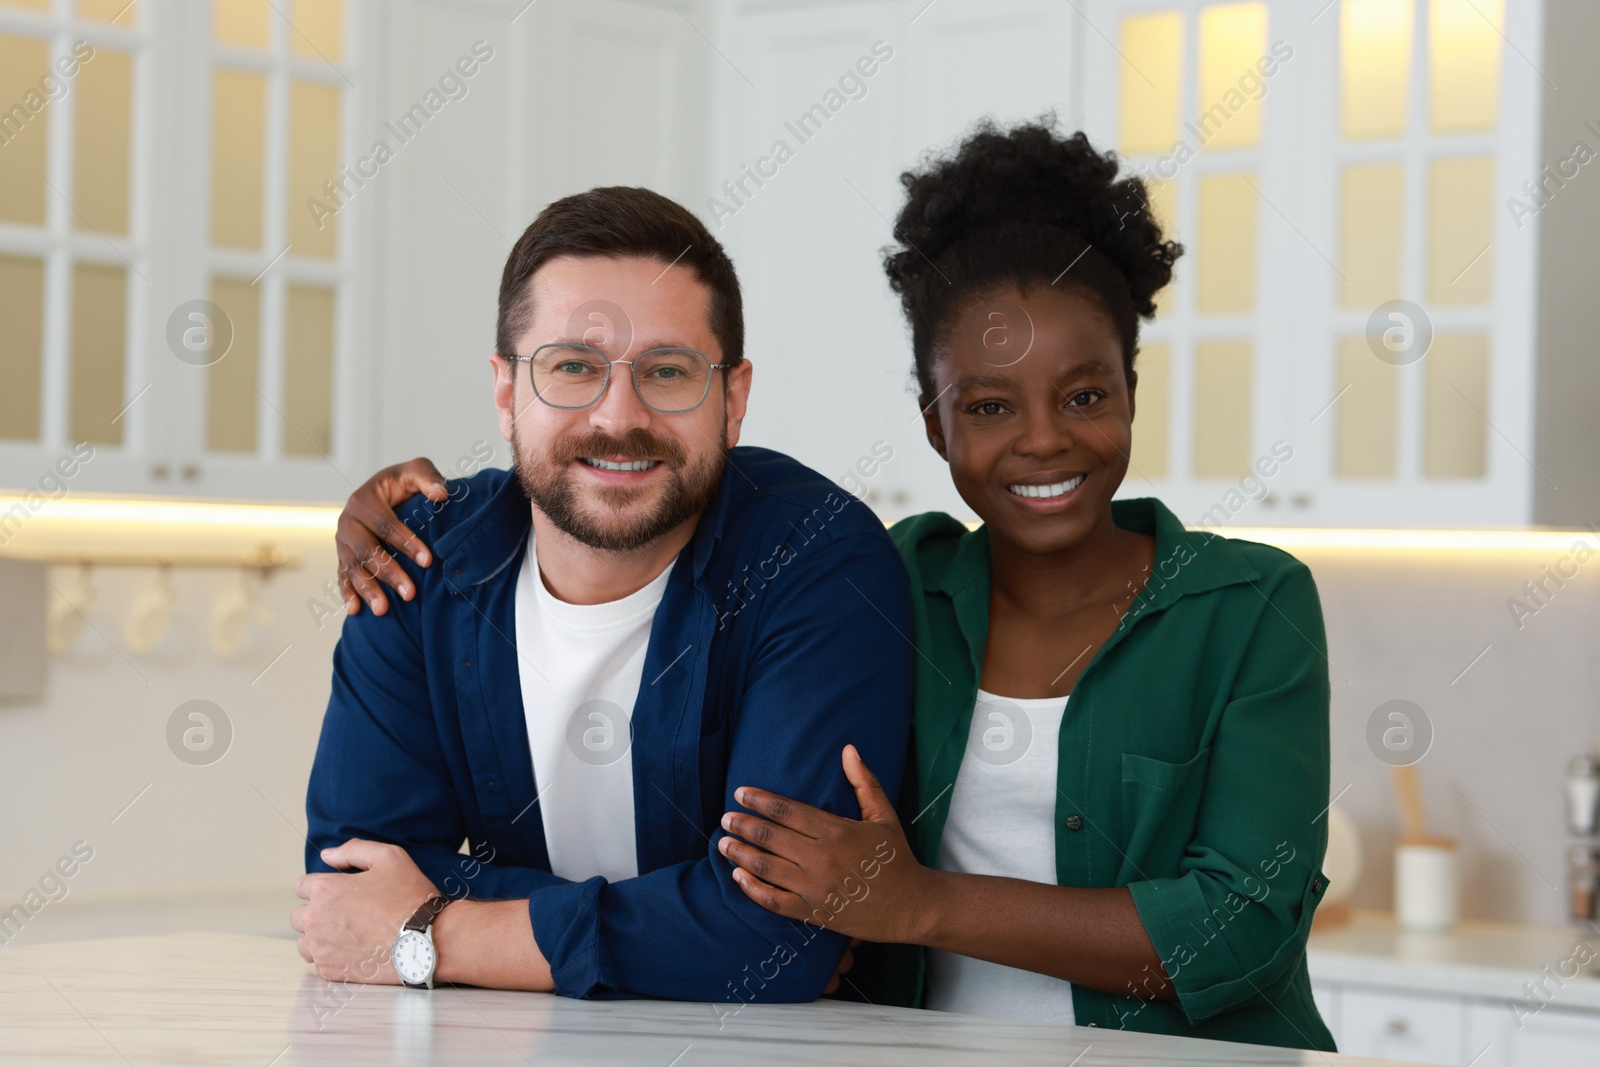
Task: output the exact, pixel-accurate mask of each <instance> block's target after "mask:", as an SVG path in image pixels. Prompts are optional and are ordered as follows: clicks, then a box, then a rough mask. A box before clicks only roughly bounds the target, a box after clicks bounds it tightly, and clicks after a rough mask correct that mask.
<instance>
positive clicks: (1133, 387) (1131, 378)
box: [1128, 367, 1139, 422]
mask: <svg viewBox="0 0 1600 1067" xmlns="http://www.w3.org/2000/svg"><path fill="white" fill-rule="evenodd" d="M1138 391H1139V372H1138V371H1136V370H1134V369H1133V368H1132V367H1129V368H1128V421H1129V422H1132V421H1133V415H1134V411H1133V398H1134V396H1135V394H1137V393H1138Z"/></svg>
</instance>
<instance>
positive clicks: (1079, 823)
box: [1067, 815, 1083, 831]
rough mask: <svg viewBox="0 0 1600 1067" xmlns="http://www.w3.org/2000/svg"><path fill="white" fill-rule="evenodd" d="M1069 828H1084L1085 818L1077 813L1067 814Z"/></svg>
mask: <svg viewBox="0 0 1600 1067" xmlns="http://www.w3.org/2000/svg"><path fill="white" fill-rule="evenodd" d="M1067 829H1068V830H1074V831H1076V830H1082V829H1083V819H1082V817H1081V816H1077V815H1068V816H1067Z"/></svg>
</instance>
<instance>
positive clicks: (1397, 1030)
mask: <svg viewBox="0 0 1600 1067" xmlns="http://www.w3.org/2000/svg"><path fill="white" fill-rule="evenodd" d="M1384 1030H1385V1031H1386V1032H1387V1033H1388V1034H1389V1036H1390V1037H1405V1036H1406V1034H1408V1033H1410V1032H1411V1027H1410V1026H1409V1025H1408V1024H1407V1023H1406V1021H1405V1020H1404V1019H1390V1020H1389V1023H1388V1025H1387V1026H1385V1027H1384Z"/></svg>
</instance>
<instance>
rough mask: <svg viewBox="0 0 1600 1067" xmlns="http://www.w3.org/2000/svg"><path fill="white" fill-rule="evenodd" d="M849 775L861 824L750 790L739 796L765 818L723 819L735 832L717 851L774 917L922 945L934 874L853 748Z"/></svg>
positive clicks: (847, 756) (848, 751)
mask: <svg viewBox="0 0 1600 1067" xmlns="http://www.w3.org/2000/svg"><path fill="white" fill-rule="evenodd" d="M844 773H845V777H846V778H847V779H849V781H850V784H851V785H852V786H853V787H854V788H855V792H856V800H857V802H858V803H859V804H860V806H861V818H860V819H844V818H840V817H839V816H837V815H834V814H831V813H829V812H826V811H823V810H821V809H820V808H814V807H812V806H811V805H809V804H802V803H800V802H799V801H797V800H791V799H789V798H788V797H781V796H779V795H777V794H776V793H769V792H767V791H766V790H764V789H754V788H751V787H749V786H741V787H740V788H739V789H737V790H735V791H734V797H735V799H737V800H738V801H739V803H740V804H743V805H744V806H745V807H747V808H749V809H750V810H751V811H753V812H755V813H756V814H754V815H746V814H744V813H741V812H736V811H730V812H728V813H727V814H726V815H724V816H723V817H722V828H723V829H724V830H726V831H728V833H730V834H733V835H735V836H733V837H725V838H723V839H722V840H721V841H719V842H718V843H717V844H718V847H719V848H720V849H721V851H722V854H723V855H724V856H726V857H727V858H728V859H729V860H730V861H731V862H732V863H733V864H734V868H733V880H734V881H735V882H737V883H738V884H739V888H740V889H742V890H744V892H745V895H746V896H748V897H749V898H750V899H751V900H753V901H755V902H756V903H757V904H760V905H761V906H762V907H763V908H766V909H767V910H768V911H771V912H776V913H777V914H779V915H782V916H784V917H785V918H789V919H800V920H805V921H809V922H812V923H815V924H817V925H818V926H823V927H826V928H827V929H829V930H834V931H837V932H838V933H842V934H848V935H850V936H851V937H856V938H862V939H865V940H868V941H877V942H885V943H888V942H914V938H915V933H914V930H913V927H912V920H913V919H914V918H915V917H918V916H920V915H921V914H922V911H923V908H922V903H923V900H922V898H923V896H924V895H925V894H926V893H927V892H928V891H929V889H930V885H929V878H928V874H929V871H928V869H927V868H926V867H923V866H922V865H921V864H919V863H918V862H917V861H916V859H915V858H914V857H913V856H912V854H911V846H910V844H909V843H908V842H907V840H906V835H905V831H904V830H903V829H901V826H900V820H899V818H898V817H897V816H896V815H895V811H894V805H893V804H892V803H890V801H889V798H888V797H887V796H886V795H885V794H884V791H883V786H882V785H881V784H880V783H879V782H878V778H877V776H876V775H874V774H873V773H872V771H871V770H869V769H868V768H867V765H866V764H865V763H863V762H862V760H861V754H860V753H859V752H857V751H856V747H855V746H854V745H846V746H845V749H844ZM740 838H743V840H740Z"/></svg>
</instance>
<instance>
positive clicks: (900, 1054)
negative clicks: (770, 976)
mask: <svg viewBox="0 0 1600 1067" xmlns="http://www.w3.org/2000/svg"><path fill="white" fill-rule="evenodd" d="M723 1010H724V1011H726V1010H727V1006H724V1007H723ZM532 1061H537V1062H539V1063H592V1064H649V1065H654V1067H718V1065H727V1064H741V1065H743V1064H749V1063H753V1062H761V1063H764V1064H769V1065H781V1064H837V1063H872V1064H874V1065H879V1064H881V1065H884V1067H894V1065H902V1064H903V1065H906V1067H946V1065H956V1064H968V1063H972V1064H990V1063H995V1062H1005V1063H1007V1064H1010V1065H1016V1067H1030V1065H1033V1064H1040V1065H1043V1064H1050V1065H1052V1067H1064V1065H1069V1067H1113V1065H1122V1067H1127V1065H1132V1064H1138V1065H1141V1067H1221V1065H1228V1067H1234V1065H1242V1067H1288V1065H1291V1064H1296V1065H1298V1064H1305V1065H1313V1064H1316V1065H1321V1067H1359V1065H1362V1064H1380V1063H1392V1062H1394V1061H1386V1060H1373V1059H1366V1058H1360V1057H1351V1056H1333V1055H1323V1054H1321V1053H1314V1052H1296V1051H1292V1050H1285V1049H1271V1048H1265V1047H1260V1046H1254V1045H1235V1044H1223V1043H1219V1042H1212V1041H1197V1040H1193V1039H1189V1038H1176V1037H1158V1036H1152V1035H1148V1034H1133V1033H1122V1032H1114V1031H1109V1030H1102V1029H1091V1028H1085V1027H1063V1026H1050V1025H1043V1024H1032V1023H1013V1022H1006V1021H1003V1020H996V1019H983V1018H978V1017H975V1016H968V1015H952V1014H946V1013H942V1012H933V1011H913V1010H910V1009H904V1008H881V1009H880V1008H876V1007H873V1006H871V1005H866V1004H846V1003H841V1002H837V1001H822V1002H818V1003H815V1004H789V1005H749V1006H746V1007H744V1008H743V1009H742V1010H740V1011H739V1012H738V1013H737V1014H736V1015H731V1016H729V1017H726V1018H722V1019H721V1020H720V1025H719V1018H718V1015H717V1013H716V1011H714V1010H713V1008H712V1006H710V1005H706V1004H685V1003H672V1002H664V1001H637V1000H634V1001H604V1002H586V1001H574V1000H567V999H564V998H561V997H552V996H546V995H543V994H537V993H508V992H499V991H493V990H485V989H470V990H469V989H460V988H452V989H442V988H441V989H436V990H434V991H432V992H431V993H428V992H422V991H419V990H407V989H398V988H395V987H391V986H356V985H351V986H340V985H337V984H334V983H329V982H324V981H322V980H320V979H318V978H317V977H316V976H315V975H314V974H313V973H312V972H311V971H310V969H309V968H308V967H307V966H306V965H305V964H304V963H302V962H301V960H300V957H299V956H298V955H297V954H296V952H295V949H294V944H293V942H291V941H289V940H287V939H283V938H270V937H255V936H247V935H240V934H168V935H160V936H150V937H130V938H117V939H111V940H90V941H73V942H61V943H55V944H45V945H34V946H14V947H11V948H6V949H3V950H0V1062H3V1063H6V1064H12V1063H16V1064H30V1065H31V1064H79V1063H96V1064H98V1063H116V1064H128V1065H139V1064H163V1065H181V1064H242V1065H249V1067H290V1065H293V1064H340V1065H345V1064H367V1063H393V1064H407V1065H417V1067H421V1065H426V1064H436V1063H437V1064H444V1063H450V1064H474V1065H480V1064H481V1065H490V1064H500V1063H528V1062H532Z"/></svg>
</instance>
